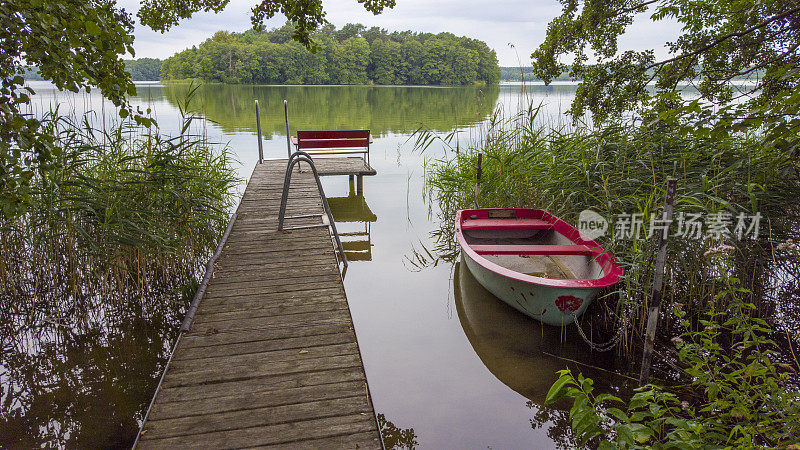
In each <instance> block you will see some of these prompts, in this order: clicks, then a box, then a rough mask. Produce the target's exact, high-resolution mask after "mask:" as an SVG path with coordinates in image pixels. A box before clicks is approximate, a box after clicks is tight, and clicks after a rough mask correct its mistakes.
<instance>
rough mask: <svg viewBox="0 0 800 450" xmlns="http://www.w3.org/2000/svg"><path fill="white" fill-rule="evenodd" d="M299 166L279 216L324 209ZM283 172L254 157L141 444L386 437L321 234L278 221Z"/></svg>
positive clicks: (323, 442) (364, 443)
mask: <svg viewBox="0 0 800 450" xmlns="http://www.w3.org/2000/svg"><path fill="white" fill-rule="evenodd" d="M326 164H334V166H333V167H332V168H329V169H337V170H338V166H336V164H341V161H339V162H335V163H334V162H333V161H332V162H331V163H325V162H324V161H323V160H322V159H320V161H319V163H318V166H319V169H320V172H322V171H323V170H324V168H325V167H324V166H325V165H326ZM301 166H302V167H303V172H302V173H297V172H296V171H295V173H294V175H293V176H292V183H291V189H290V196H289V202H288V207H287V216H291V215H300V214H313V213H321V212H322V203H321V201H320V199H319V194H318V191H317V187H316V185H315V183H314V179H313V177H312V176H311V174H310V171H308V170H307V166H306V165H305V164H301ZM285 170H286V160H278V161H265V162H264V163H262V164H257V165H256V168H255V170H254V171H253V175H252V177H251V178H250V182H249V183H248V185H247V189H246V190H245V193H244V196H243V198H242V201H241V203H240V205H239V208H238V210H237V217H236V220H235V222H234V224H233V227H232V229H231V233H230V236H229V237H228V240H227V242H226V244H225V246H224V247H223V250H222V253H221V255H220V257H219V259H218V260H217V262H216V264H215V271H214V276H213V278H212V280H211V282H210V283H209V285H208V288H207V290H206V292H205V295H204V297H203V299H202V301H201V302H200V304H199V308H198V310H197V314H196V316H195V319H194V322H193V323H192V326H191V329H190V331H189V332H187V333H184V334H183V335H182V336H181V339H180V340H179V342H178V344H177V346H176V348H175V352H174V353H173V357H172V360H171V361H170V363H169V365H168V367H167V371H166V374H165V376H164V379H163V382H162V384H161V387H160V388H159V391H158V392H157V394H156V398H155V400H154V402H153V405H152V408H151V409H150V412H149V415H148V418H147V421H146V423H145V424H144V426H143V428H142V432H141V434H140V437H139V442H138V447H140V448H175V447H192V448H223V447H224V448H233V447H256V446H258V447H282V448H381V447H382V444H381V440H380V433H379V430H378V425H377V422H376V418H375V411H374V409H373V406H372V401H371V399H370V396H369V390H368V388H367V380H366V375H365V373H364V366H363V363H362V360H361V355H360V352H359V348H358V342H357V341H356V336H355V332H354V330H353V321H352V319H351V316H350V310H349V307H348V304H347V298H346V296H345V291H344V286H343V284H342V280H341V276H340V274H339V268H338V266H337V263H336V258H335V253H334V247H333V245H332V243H331V238H330V235H329V232H328V230H327V228H313V229H304V230H294V231H284V232H279V231H277V223H278V217H277V215H278V209H279V205H280V197H281V191H282V187H283V176H284V172H285ZM304 221H305V222H304ZM312 223H320V222H319V219H317V218H314V219H293V220H292V222H291V223H287V226H294V225H306V224H312Z"/></svg>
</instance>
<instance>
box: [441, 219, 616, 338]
mask: <svg viewBox="0 0 800 450" xmlns="http://www.w3.org/2000/svg"><path fill="white" fill-rule="evenodd" d="M455 235H456V240H457V241H458V244H459V246H460V247H461V255H462V259H463V261H464V263H465V265H466V266H467V267H468V268H469V270H470V272H472V274H473V275H474V277H475V279H476V280H478V282H479V283H480V284H481V285H482V286H483V287H485V288H486V290H488V291H489V292H491V293H492V294H494V295H495V296H496V297H498V298H499V299H501V300H503V301H504V302H505V303H507V304H508V305H510V306H511V307H513V308H515V309H517V310H518V311H520V312H522V313H523V314H526V315H528V316H530V317H532V318H534V319H537V320H539V321H541V322H543V323H546V324H549V325H557V326H563V325H566V324H568V323H570V322H573V321H574V317H577V316H580V315H581V314H583V312H584V311H585V310H586V308H587V307H588V306H589V304H590V303H591V302H592V300H594V298H595V297H596V296H597V294H598V292H599V291H600V290H601V289H603V288H606V287H609V286H613V285H614V284H616V283H617V282H619V280H620V279H621V278H622V276H623V270H622V267H621V266H620V265H619V263H618V262H617V260H616V258H614V255H612V254H611V253H610V252H607V251H606V250H605V249H604V248H603V247H601V246H600V245H599V244H598V243H597V242H595V241H594V240H592V239H584V238H582V237H581V235H580V233H579V232H578V230H577V229H576V228H575V227H573V226H572V225H570V224H568V223H566V222H564V221H563V220H561V219H559V218H558V217H556V216H555V215H553V214H550V213H549V212H548V211H545V210H543V209H527V208H513V209H498V208H482V209H465V210H459V211H458V212H457V213H456V223H455Z"/></svg>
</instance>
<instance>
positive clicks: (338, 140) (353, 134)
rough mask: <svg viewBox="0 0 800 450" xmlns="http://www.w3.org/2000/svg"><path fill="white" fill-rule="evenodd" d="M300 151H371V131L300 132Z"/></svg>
mask: <svg viewBox="0 0 800 450" xmlns="http://www.w3.org/2000/svg"><path fill="white" fill-rule="evenodd" d="M297 147H298V149H300V150H322V149H344V148H363V149H364V151H365V152H366V151H368V149H369V130H329V131H298V132H297Z"/></svg>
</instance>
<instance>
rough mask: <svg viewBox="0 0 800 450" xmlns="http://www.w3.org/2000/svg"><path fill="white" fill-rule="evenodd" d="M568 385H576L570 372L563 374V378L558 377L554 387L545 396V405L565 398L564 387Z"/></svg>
mask: <svg viewBox="0 0 800 450" xmlns="http://www.w3.org/2000/svg"><path fill="white" fill-rule="evenodd" d="M568 384H575V381H574V379H573V378H572V374H571V373H569V372H567V373H562V374H561V376H560V377H558V379H557V380H556V382H555V383H553V385H552V386H550V390H549V391H547V396H545V399H544V404H545V405H549V404H551V403H553V402H555V401H558V400H560V399H562V398H563V397H564V395H563V391H564V386H567V385H568Z"/></svg>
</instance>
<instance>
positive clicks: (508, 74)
mask: <svg viewBox="0 0 800 450" xmlns="http://www.w3.org/2000/svg"><path fill="white" fill-rule="evenodd" d="M523 77H525V81H542V80H540V79H539V78H537V77H536V75H534V74H533V67H530V66H528V67H501V68H500V81H522V79H523ZM553 81H575V80H573V79H571V78H570V76H569V69H567V71H564V72H562V73H561V75H559V76H558V77H556V78H554V79H553Z"/></svg>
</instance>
